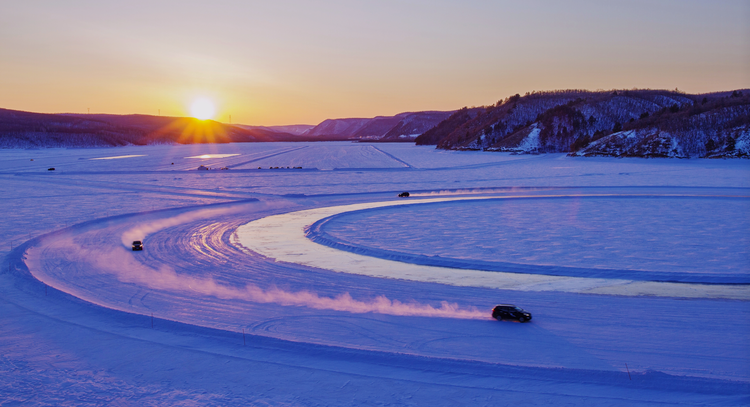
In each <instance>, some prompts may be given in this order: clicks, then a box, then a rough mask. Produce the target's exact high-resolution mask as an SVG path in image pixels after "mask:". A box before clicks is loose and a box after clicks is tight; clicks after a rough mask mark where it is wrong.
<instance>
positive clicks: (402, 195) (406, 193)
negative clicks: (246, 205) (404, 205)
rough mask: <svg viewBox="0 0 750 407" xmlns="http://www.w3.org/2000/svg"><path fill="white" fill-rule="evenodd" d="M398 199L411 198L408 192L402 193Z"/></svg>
mask: <svg viewBox="0 0 750 407" xmlns="http://www.w3.org/2000/svg"><path fill="white" fill-rule="evenodd" d="M398 197H399V198H408V197H409V193H408V192H402V193H400V194H398Z"/></svg>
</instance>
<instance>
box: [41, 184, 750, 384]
mask: <svg viewBox="0 0 750 407" xmlns="http://www.w3.org/2000/svg"><path fill="white" fill-rule="evenodd" d="M378 199H382V197H381V196H366V197H351V196H331V197H318V198H305V199H302V198H300V199H289V200H285V199H269V200H264V201H259V202H249V203H240V204H229V205H218V206H213V207H211V208H210V212H205V211H204V210H205V208H195V209H182V210H172V211H163V212H157V213H151V214H142V215H134V216H123V217H118V218H113V219H105V220H101V221H97V222H90V223H88V224H85V225H81V226H80V227H76V228H72V229H70V230H68V231H66V233H59V234H55V235H51V236H49V237H47V238H46V239H43V240H42V241H41V242H40V243H39V244H38V245H36V247H34V248H32V249H30V250H29V251H28V260H27V263H28V264H29V267H30V269H31V271H32V273H33V274H34V276H35V277H37V278H38V279H40V280H41V281H43V282H45V283H46V284H49V285H50V286H53V287H57V288H58V289H60V290H62V291H64V292H67V293H69V294H72V295H74V296H76V297H78V298H81V299H84V300H86V301H89V302H91V303H94V304H98V305H101V306H104V307H107V308H111V309H116V310H121V311H126V312H129V313H135V314H141V315H147V316H148V315H152V314H153V315H154V316H155V317H157V318H160V319H167V320H173V321H178V322H181V323H185V324H190V325H195V326H200V327H207V328H215V329H220V330H224V331H232V332H240V331H242V330H244V331H245V332H247V333H252V334H253V335H259V336H267V337H273V338H279V339H284V340H289V341H293V342H297V343H307V344H312V345H323V346H333V347H336V348H347V349H351V350H352V351H356V352H364V351H378V352H385V353H386V354H393V355H407V354H408V355H414V356H419V357H426V358H430V359H434V360H439V359H440V360H442V359H446V358H447V359H452V360H463V361H466V363H469V364H471V363H491V364H499V365H503V366H524V367H525V368H528V369H549V368H559V369H566V371H569V372H571V374H572V372H574V371H575V372H578V373H575V374H584V375H589V373H580V372H581V371H587V372H589V371H590V372H620V371H621V370H622V365H623V361H624V360H627V361H628V364H629V365H630V366H631V369H637V370H640V371H646V370H656V371H660V372H665V373H670V374H677V375H689V376H701V377H708V378H712V379H736V380H742V379H744V371H745V368H746V366H747V364H748V362H749V361H750V360H749V357H748V355H747V352H746V351H745V350H746V345H745V344H744V343H743V340H742V338H744V334H743V332H744V330H745V329H746V325H745V324H744V322H743V319H742V318H740V319H737V320H736V321H733V320H716V319H706V320H701V321H700V325H701V327H700V328H699V329H698V328H695V325H696V317H695V316H696V315H702V314H715V315H718V314H722V313H723V314H736V315H745V314H746V313H747V309H746V306H745V304H746V303H745V302H743V301H722V300H712V299H695V300H691V301H684V300H679V299H673V298H627V297H621V296H607V295H581V294H577V293H564V292H524V291H508V290H500V289H490V288H482V287H458V286H449V285H444V284H434V283H429V282H419V281H405V280H398V279H382V278H373V277H370V276H363V275H354V274H342V273H337V272H333V271H329V270H325V269H320V268H314V267H309V266H304V265H299V264H290V263H281V262H276V261H274V260H272V259H269V258H266V257H263V256H261V255H258V254H255V253H252V252H247V251H244V250H242V249H240V248H238V247H237V246H235V245H234V244H232V236H233V234H234V232H235V230H236V229H237V227H238V226H239V225H241V224H245V223H247V222H249V221H252V220H254V219H260V218H263V217H266V216H269V215H274V214H280V213H286V212H293V211H296V210H301V209H310V208H315V207H323V206H335V205H342V204H351V203H355V202H357V201H360V202H361V201H377V200H378ZM202 211H203V212H202ZM178 217H180V219H182V220H183V221H182V222H180V223H178V224H170V225H169V226H166V227H164V228H161V229H159V230H155V231H154V232H152V233H150V234H148V236H147V237H146V238H145V245H146V250H145V251H143V252H135V253H134V252H131V251H129V250H128V249H127V248H126V247H124V246H123V244H122V238H121V236H122V235H123V234H124V233H126V232H128V231H132V230H133V228H134V226H135V227H138V225H141V226H143V225H153V224H157V223H159V222H162V223H165V222H166V223H165V224H169V222H168V221H169V220H170V219H175V218H178ZM379 297H387V299H388V301H389V304H390V305H389V306H390V307H391V308H389V309H390V310H399V309H414V308H419V307H427V306H428V307H432V308H433V309H439V308H440V307H442V305H441V302H443V301H446V302H448V303H452V304H455V306H456V307H458V308H459V309H461V310H469V311H471V310H472V307H475V308H476V310H477V312H478V314H479V315H481V316H480V317H478V318H476V317H474V315H476V314H471V313H470V315H469V317H468V318H443V317H428V316H409V315H389V314H388V313H379V312H361V311H362V309H361V304H365V305H368V306H369V305H373V304H377V303H378V301H379V300H378V298H379ZM498 302H513V303H518V304H521V305H522V306H524V307H525V308H528V309H530V310H532V311H533V313H534V321H533V322H532V323H531V324H518V323H512V322H502V323H499V322H497V321H494V320H492V319H491V318H489V316H488V310H489V309H490V308H491V307H492V305H494V304H495V303H498ZM331 304H334V305H335V306H334V307H333V308H334V309H331V308H332V307H331V306H330V305H331ZM336 307H338V308H336ZM347 307H349V309H348V311H347ZM358 307H359V308H358ZM400 307H401V308H400ZM654 310H658V312H654ZM394 312H395V311H394ZM472 318H473V319H472ZM686 338H688V340H686ZM717 347H718V348H720V349H722V353H720V354H717V353H716V352H714V351H713V350H715V349H717ZM508 349H512V351H508ZM394 357H395V356H394ZM717 359H718V361H717ZM717 366H719V367H718V368H717ZM597 374H599V373H591V374H590V377H592V378H593V377H596V376H597ZM586 377H589V376H586Z"/></svg>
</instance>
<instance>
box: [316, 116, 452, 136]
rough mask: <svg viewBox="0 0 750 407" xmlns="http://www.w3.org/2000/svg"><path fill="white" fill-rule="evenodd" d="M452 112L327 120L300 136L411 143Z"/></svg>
mask: <svg viewBox="0 0 750 407" xmlns="http://www.w3.org/2000/svg"><path fill="white" fill-rule="evenodd" d="M452 113H453V112H415V113H400V114H397V115H395V116H378V117H374V118H371V119H329V120H325V121H323V122H322V123H320V124H319V125H317V126H315V127H314V128H312V129H310V130H308V131H306V132H305V133H303V135H305V136H316V137H321V136H329V137H330V136H334V137H341V138H347V139H356V140H373V141H411V140H413V139H414V138H416V137H417V136H419V135H420V134H422V133H424V132H425V131H427V130H429V129H431V128H433V127H435V126H436V125H437V124H438V123H440V122H441V121H443V120H445V119H446V118H448V116H450V115H451V114H452Z"/></svg>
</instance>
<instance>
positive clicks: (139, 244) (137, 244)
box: [133, 240, 143, 251]
mask: <svg viewBox="0 0 750 407" xmlns="http://www.w3.org/2000/svg"><path fill="white" fill-rule="evenodd" d="M136 250H143V243H142V242H141V241H140V240H134V241H133V251H136Z"/></svg>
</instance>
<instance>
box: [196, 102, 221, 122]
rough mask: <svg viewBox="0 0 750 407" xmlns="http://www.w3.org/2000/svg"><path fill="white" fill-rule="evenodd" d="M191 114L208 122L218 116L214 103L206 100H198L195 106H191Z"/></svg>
mask: <svg viewBox="0 0 750 407" xmlns="http://www.w3.org/2000/svg"><path fill="white" fill-rule="evenodd" d="M190 114H191V115H193V117H195V118H196V119H200V120H208V119H212V118H213V117H214V114H216V108H215V107H214V103H213V102H212V101H210V100H209V99H206V98H201V99H196V100H195V101H193V104H192V105H190Z"/></svg>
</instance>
